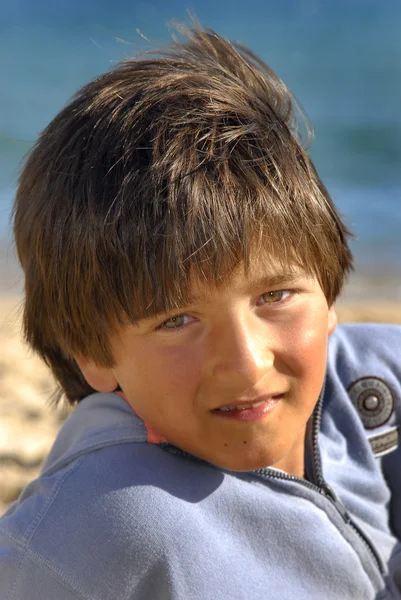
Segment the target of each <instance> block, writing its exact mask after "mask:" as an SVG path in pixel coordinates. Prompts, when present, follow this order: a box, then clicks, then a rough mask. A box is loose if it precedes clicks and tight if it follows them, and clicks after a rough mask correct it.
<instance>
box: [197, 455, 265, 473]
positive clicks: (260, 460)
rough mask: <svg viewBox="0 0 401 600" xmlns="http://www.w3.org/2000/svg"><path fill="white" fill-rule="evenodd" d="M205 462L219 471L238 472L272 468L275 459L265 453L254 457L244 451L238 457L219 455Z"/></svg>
mask: <svg viewBox="0 0 401 600" xmlns="http://www.w3.org/2000/svg"><path fill="white" fill-rule="evenodd" d="M207 460H208V462H211V463H213V464H214V465H216V466H217V467H220V468H221V469H225V470H227V471H240V472H241V471H242V472H246V471H256V470H257V469H265V468H266V467H269V466H274V465H273V461H274V462H276V461H275V458H273V457H271V456H270V455H267V454H265V453H261V454H256V455H255V454H253V453H251V452H247V451H244V453H243V454H242V455H240V456H235V455H234V456H233V455H230V454H229V453H227V454H225V455H222V454H219V455H218V456H215V457H213V458H208V459H207Z"/></svg>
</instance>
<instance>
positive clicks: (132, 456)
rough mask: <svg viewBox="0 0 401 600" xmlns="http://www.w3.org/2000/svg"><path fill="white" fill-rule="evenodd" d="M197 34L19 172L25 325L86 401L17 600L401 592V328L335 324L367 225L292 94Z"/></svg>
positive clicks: (108, 88)
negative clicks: (320, 166) (323, 168)
mask: <svg viewBox="0 0 401 600" xmlns="http://www.w3.org/2000/svg"><path fill="white" fill-rule="evenodd" d="M186 35H187V38H188V39H187V41H186V43H175V44H174V45H173V46H172V47H170V48H169V49H167V50H166V51H165V52H164V53H162V54H161V55H160V56H158V57H156V58H155V57H153V56H147V57H144V58H142V59H141V60H129V61H126V62H125V63H124V64H122V65H120V66H119V67H117V68H116V69H115V70H114V71H112V72H111V73H107V74H105V75H104V76H102V77H99V78H98V79H96V80H95V81H93V82H92V83H90V84H89V85H87V86H86V87H84V88H83V89H82V90H81V91H80V92H79V93H78V94H77V96H76V97H75V98H74V99H73V101H72V102H71V104H69V105H68V106H67V107H66V108H65V109H64V110H62V111H61V113H60V114H59V115H58V116H57V117H56V118H55V119H54V120H53V122H52V123H50V125H49V126H48V127H47V129H46V130H45V131H44V132H43V134H42V135H41V137H40V139H39V141H38V143H37V144H36V147H35V148H34V150H33V152H32V153H31V156H30V158H29V160H28V161H27V164H26V166H25V168H24V171H23V173H22V176H21V179H20V185H19V189H18V193H17V198H16V205H15V236H16V242H17V248H18V253H19V257H20V260H21V264H22V266H23V268H24V271H25V282H26V288H25V291H26V302H25V312H24V327H25V335H26V338H27V340H28V342H29V343H30V344H31V346H32V347H33V348H34V349H35V350H36V351H37V352H39V353H40V354H41V355H42V357H43V358H44V360H45V361H46V362H47V363H48V364H49V366H50V367H51V369H52V371H53V373H54V375H55V377H56V378H57V380H58V382H59V383H60V386H61V389H62V390H63V392H64V393H65V395H66V396H67V398H68V399H69V401H70V402H71V403H75V404H77V406H76V408H75V410H74V412H73V413H72V415H71V416H70V418H69V419H68V420H67V422H66V423H65V425H64V426H63V427H62V429H61V431H60V434H59V436H58V438H57V440H56V442H55V444H54V446H53V448H52V450H51V452H50V455H49V457H48V459H47V461H46V463H45V465H44V467H43V470H42V473H41V476H40V477H39V478H38V480H36V481H34V482H32V483H31V484H30V485H29V486H28V487H27V488H26V489H25V490H24V491H23V493H22V494H21V497H20V498H19V500H18V501H17V502H15V503H14V504H13V505H12V506H11V508H10V509H9V511H8V512H7V513H6V515H5V516H4V517H3V519H2V520H1V522H0V548H1V553H0V582H1V583H0V586H1V590H2V596H1V597H2V598H6V599H7V600H30V599H38V598H46V599H52V600H67V599H68V600H72V599H77V598H79V599H82V600H83V599H85V600H89V599H91V600H92V599H100V598H107V599H112V600H117V599H118V600H128V599H129V600H145V599H146V600H148V599H149V600H159V599H174V600H178V599H179V600H184V599H185V600H188V599H202V600H206V599H213V600H229V599H231V598H233V599H241V600H242V599H248V598H252V599H253V600H259V599H260V600H262V599H263V600H266V599H272V598H280V599H283V598H285V599H287V598H297V599H308V600H309V599H310V598H322V599H324V600H331V599H337V600H345V599H349V598H352V599H360V600H367V599H370V598H400V597H401V593H400V591H399V590H400V587H401V546H400V544H399V543H398V542H397V537H398V538H400V536H401V508H400V507H401V505H400V502H401V497H400V494H401V476H400V468H399V460H400V458H401V455H400V451H399V449H398V447H397V443H398V428H397V427H398V423H399V421H400V411H401V371H400V349H401V332H400V328H397V327H391V326H383V327H378V326H347V327H343V328H338V330H337V331H336V332H335V333H334V330H335V328H336V317H335V312H334V308H333V303H334V301H335V299H336V298H337V296H338V294H339V292H340V290H341V287H342V284H343V280H344V277H345V276H346V274H347V273H348V272H349V271H350V269H351V266H352V257H351V254H350V251H349V248H348V245H347V238H348V236H349V232H348V231H347V229H346V227H345V226H344V225H343V223H342V222H341V219H340V217H339V215H338V213H337V211H336V208H335V207H334V205H333V203H332V201H331V199H330V197H329V195H328V193H327V191H326V189H325V187H324V186H323V184H322V182H321V181H320V179H319V177H318V175H317V173H316V171H315V169H314V167H313V164H312V162H311V160H310V158H309V156H308V155H307V153H306V152H305V151H304V149H303V148H302V147H301V145H300V142H299V140H298V137H297V134H296V124H295V122H294V111H293V104H292V100H291V96H290V93H289V91H288V89H287V88H286V87H285V85H284V84H283V83H282V81H281V80H280V79H279V78H278V77H277V76H276V75H275V74H274V73H273V72H272V71H271V70H270V69H269V68H268V67H267V66H266V65H264V64H263V63H262V62H261V61H260V60H259V59H258V58H257V57H256V56H255V55H253V54H252V53H251V52H249V51H248V50H246V49H244V48H241V47H235V46H233V45H231V44H230V43H229V42H228V41H226V40H224V39H223V38H221V37H219V36H218V35H217V34H215V33H214V32H207V33H206V32H204V31H202V30H201V29H200V28H197V27H195V29H194V30H193V31H192V32H187V33H186ZM331 334H333V335H332V337H331V339H330V343H329V345H328V338H329V336H330V335H331ZM327 347H328V351H327ZM375 455H376V457H375Z"/></svg>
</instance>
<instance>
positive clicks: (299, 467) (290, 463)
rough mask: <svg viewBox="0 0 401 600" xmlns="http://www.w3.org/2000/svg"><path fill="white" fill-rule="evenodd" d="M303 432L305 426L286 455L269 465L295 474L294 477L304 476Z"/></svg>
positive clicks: (289, 473)
mask: <svg viewBox="0 0 401 600" xmlns="http://www.w3.org/2000/svg"><path fill="white" fill-rule="evenodd" d="M305 432H306V427H305V428H304V429H303V431H302V432H301V434H300V435H299V437H298V439H297V440H296V442H295V444H294V446H293V447H292V450H291V452H290V453H288V455H287V456H285V457H284V458H282V459H281V460H279V461H278V462H277V463H275V464H274V465H271V466H272V467H274V468H275V469H280V470H281V471H284V472H285V473H288V475H295V477H300V478H301V479H303V478H304V474H305Z"/></svg>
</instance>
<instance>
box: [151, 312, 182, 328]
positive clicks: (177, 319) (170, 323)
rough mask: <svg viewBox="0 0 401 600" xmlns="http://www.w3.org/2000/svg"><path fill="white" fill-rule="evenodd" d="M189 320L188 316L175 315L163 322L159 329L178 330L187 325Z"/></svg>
mask: <svg viewBox="0 0 401 600" xmlns="http://www.w3.org/2000/svg"><path fill="white" fill-rule="evenodd" d="M188 318H189V317H188V315H175V316H174V317H170V318H169V319H167V320H166V321H163V323H162V324H161V325H160V326H159V327H158V329H178V328H179V327H182V326H183V325H185V324H186V323H187V319H188Z"/></svg>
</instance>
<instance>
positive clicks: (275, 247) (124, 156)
mask: <svg viewBox="0 0 401 600" xmlns="http://www.w3.org/2000/svg"><path fill="white" fill-rule="evenodd" d="M184 35H185V36H186V40H184V42H178V41H175V42H174V43H173V44H172V45H171V46H170V47H168V48H167V49H166V50H163V51H158V52H157V53H156V54H150V53H148V54H146V55H142V56H141V57H140V58H134V59H129V60H126V61H125V62H123V63H121V64H119V65H117V66H116V68H115V69H114V70H112V71H111V72H109V73H106V74H105V75H103V76H101V77H98V78H97V79H95V80H94V81H92V82H91V83H89V84H88V85H86V86H85V87H83V88H82V89H81V90H80V91H79V92H78V93H77V95H76V96H75V97H74V98H73V100H72V101H71V103H70V104H69V105H68V106H67V107H66V108H64V109H63V110H62V111H61V112H60V113H59V114H58V115H57V116H56V117H55V119H54V120H53V121H52V122H51V123H50V124H49V125H48V127H47V128H46V129H45V130H44V131H43V133H42V134H41V136H40V137H39V139H38V141H37V143H36V145H35V147H34V148H33V150H32V152H31V154H30V156H29V158H28V160H27V162H26V165H25V167H24V169H23V172H22V174H21V177H20V182H19V188H18V192H17V197H16V202H15V208H14V211H15V213H14V230H15V238H16V244H17V250H18V255H19V259H20V261H21V264H22V267H23V269H24V271H25V297H26V301H25V309H24V332H25V336H26V339H27V341H28V342H29V343H30V345H31V346H32V347H33V348H34V349H35V350H36V351H37V352H39V354H40V355H41V356H42V358H44V360H45V361H46V362H47V363H48V364H49V366H50V367H51V369H52V371H53V373H54V374H55V376H56V379H57V380H58V381H59V383H60V384H61V387H62V388H63V390H64V392H65V394H66V396H67V398H68V399H69V401H70V402H75V401H79V400H80V399H82V398H83V397H84V396H85V395H87V394H89V393H91V392H92V391H93V390H92V389H91V388H90V386H89V385H88V384H87V383H86V381H85V380H84V378H83V377H82V375H81V373H80V371H79V369H78V367H77V365H76V363H75V361H74V360H73V358H72V357H73V355H74V354H81V355H84V356H87V357H90V358H92V359H93V360H95V362H97V363H98V364H99V365H103V366H111V365H112V360H113V359H112V356H111V354H110V349H109V345H108V338H109V335H110V333H111V331H113V329H114V328H115V327H116V326H117V325H122V324H123V323H125V322H127V321H131V322H134V321H135V320H136V319H138V318H139V317H140V316H144V315H149V316H150V315H152V314H155V313H157V312H162V311H165V310H170V309H171V308H173V307H176V306H178V307H179V306H180V305H182V303H184V302H185V294H186V290H187V283H188V277H189V274H190V271H192V270H193V269H194V268H196V269H197V272H198V273H201V274H203V275H204V276H205V277H208V278H209V279H210V281H213V282H214V283H215V284H216V285H218V283H219V281H223V280H224V278H225V277H226V276H227V275H228V274H229V273H231V272H232V271H233V269H235V268H236V267H237V266H238V265H239V264H241V263H244V264H245V267H246V266H247V265H248V264H249V257H250V253H251V250H252V249H253V248H255V247H257V248H258V249H259V250H263V252H266V255H269V254H272V255H274V256H275V257H276V258H278V260H280V261H281V262H282V263H284V264H286V267H287V269H288V267H289V266H291V265H293V264H297V265H302V267H303V268H304V269H305V270H306V271H307V272H309V273H311V274H314V275H316V276H317V278H318V280H319V282H320V284H321V286H322V289H323V290H324V292H325V295H326V297H327V300H328V302H329V303H330V304H331V303H332V302H333V301H334V300H335V298H336V297H337V295H338V294H339V292H340V290H341V287H342V284H343V280H344V276H345V275H346V274H347V272H348V271H349V270H350V269H351V267H352V257H351V253H350V250H349V248H348V245H347V237H348V236H349V235H350V232H349V231H348V230H347V229H346V227H345V226H344V224H343V223H342V221H341V219H340V217H339V215H338V213H337V211H336V208H335V207H334V205H333V203H332V201H331V199H330V196H329V194H328V193H327V190H326V189H325V187H324V185H323V184H322V182H321V181H320V179H319V177H318V175H317V173H316V170H315V168H314V166H313V164H312V162H311V159H310V158H309V156H308V154H307V152H306V151H305V150H304V149H303V147H302V145H301V143H300V140H299V139H298V134H297V124H296V121H295V111H294V101H293V99H292V96H291V94H290V92H289V90H288V88H287V87H286V86H285V85H284V83H283V82H282V81H281V80H280V79H279V78H278V77H277V75H275V74H274V73H273V71H272V70H271V69H270V68H269V67H268V66H267V65H266V64H264V63H263V62H262V61H261V60H260V59H259V58H258V57H257V56H255V55H254V54H253V53H252V52H251V51H249V50H247V49H245V48H243V47H242V46H239V45H235V44H232V43H230V42H229V41H227V40H225V39H223V38H222V37H220V36H219V35H217V34H216V33H214V32H213V31H210V30H209V31H206V32H205V31H203V30H201V28H200V27H198V26H195V27H194V29H192V30H191V31H188V30H186V31H185V32H184Z"/></svg>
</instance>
